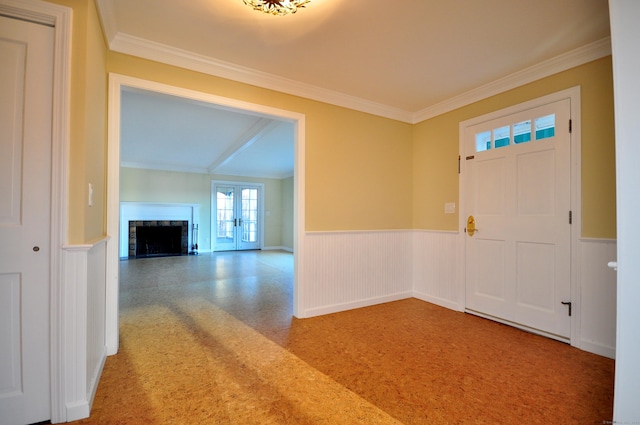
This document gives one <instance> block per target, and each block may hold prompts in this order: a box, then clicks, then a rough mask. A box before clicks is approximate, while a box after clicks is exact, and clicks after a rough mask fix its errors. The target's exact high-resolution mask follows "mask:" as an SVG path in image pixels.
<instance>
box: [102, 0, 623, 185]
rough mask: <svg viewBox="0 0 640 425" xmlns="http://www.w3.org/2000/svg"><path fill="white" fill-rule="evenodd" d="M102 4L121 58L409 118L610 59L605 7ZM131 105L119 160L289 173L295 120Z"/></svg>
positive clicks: (553, 0)
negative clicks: (274, 12) (277, 9)
mask: <svg viewBox="0 0 640 425" xmlns="http://www.w3.org/2000/svg"><path fill="white" fill-rule="evenodd" d="M96 3H97V6H98V10H99V13H100V18H101V20H102V25H103V29H104V32H105V35H106V38H107V41H108V43H109V46H110V48H111V49H112V50H114V51H120V52H123V53H127V54H133V55H137V56H141V57H145V58H147V59H152V60H157V61H161V62H165V63H169V64H172V65H176V66H183V67H187V68H191V69H195V70H198V71H200V72H205V73H209V74H212V75H217V76H220V77H224V78H229V79H233V80H236V81H241V82H244V83H248V84H253V85H257V86H261V87H266V88H270V89H274V90H279V91H282V92H285V93H290V94H295V95H299V96H303V97H307V98H311V99H315V100H320V101H324V102H328V103H333V104H336V105H339V106H345V107H350V108H353V109H357V110H361V111H364V112H369V113H373V114H377V115H380V116H385V117H389V118H393V119H398V120H401V121H405V122H419V121H421V120H422V119H426V118H428V117H430V116H433V115H435V114H437V113H442V112H446V110H451V109H454V108H455V107H460V106H463V105H464V104H466V103H470V102H472V101H475V100H479V99H480V98H483V97H487V96H490V95H492V94H497V93H499V92H500V91H504V90H507V89H509V88H513V87H516V86H517V85H521V84H525V83H527V82H529V81H533V80H534V79H538V78H541V77H543V76H546V75H550V74H551V73H555V72H559V71H562V70H564V69H567V68H569V67H572V66H576V65H579V64H581V63H585V62H588V61H589V60H594V59H597V58H598V57H602V56H605V55H607V54H609V53H610V43H609V33H610V31H609V15H608V2H607V0H561V1H559V0H447V1H442V0H395V1H389V2H385V1H382V0H311V2H310V3H309V4H308V5H307V7H306V8H304V9H301V10H300V11H298V13H296V14H293V15H288V16H271V15H265V14H262V13H260V12H257V11H254V10H252V9H250V8H249V7H247V6H246V5H245V4H244V3H243V1H242V0H189V1H179V0H96ZM183 108H184V109H183ZM123 109H126V111H127V114H126V115H123V128H122V130H123V131H122V140H121V145H122V149H121V150H122V160H123V162H124V163H125V164H130V165H134V164H137V165H136V166H142V167H146V168H164V169H185V168H186V169H191V170H192V171H193V170H198V172H202V171H203V170H206V172H215V173H218V174H231V175H239V174H242V175H257V174H260V173H266V174H265V176H267V174H268V175H272V176H284V175H287V174H288V175H292V174H293V151H292V149H293V127H292V125H291V124H290V123H282V122H278V121H274V122H271V121H269V120H265V119H264V118H259V117H255V116H251V115H243V114H240V115H239V116H236V115H234V114H233V113H229V112H228V111H224V110H221V109H219V108H215V107H211V106H210V105H204V104H196V103H194V102H193V101H191V102H187V101H183V100H179V99H175V98H171V97H169V96H160V95H157V94H151V93H144V92H140V91H137V92H136V91H131V92H130V93H126V95H125V96H123ZM187 111H188V112H187ZM125 117H127V119H124V118H125ZM178 117H179V118H180V119H178ZM198 117H199V120H198ZM125 126H126V128H125ZM254 133H255V134H254ZM178 144H179V145H180V148H181V153H180V154H175V153H174V151H173V147H175V146H176V145H178ZM234 147H235V148H237V149H238V151H237V152H235V151H234ZM154 152H156V153H155V154H154ZM189 153H191V155H189ZM154 155H155V158H154ZM285 157H286V158H288V160H290V164H289V166H288V167H289V168H288V169H286V167H285V166H284V165H283V162H284V161H280V160H279V159H280V158H285ZM260 158H261V159H262V161H261V160H260ZM260 164H262V165H260ZM270 164H272V165H273V166H274V168H273V170H271V171H269V170H268V168H270V167H269V165H270ZM245 165H246V166H245ZM261 167H262V168H261ZM250 170H254V171H253V173H252V174H247V173H250ZM238 173H239V174H238Z"/></svg>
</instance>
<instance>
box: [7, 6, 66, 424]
mask: <svg viewBox="0 0 640 425" xmlns="http://www.w3.org/2000/svg"><path fill="white" fill-rule="evenodd" d="M0 13H2V14H4V15H6V16H9V17H15V18H19V19H26V20H29V21H34V22H37V23H43V24H46V25H49V26H52V27H53V28H54V45H53V105H52V131H51V133H52V134H51V210H50V218H51V242H50V244H51V245H50V250H49V251H50V253H51V254H50V261H51V275H50V290H51V292H50V309H51V311H50V320H51V321H50V327H49V330H50V331H49V332H50V335H49V340H50V350H51V355H50V363H49V368H50V376H51V388H50V393H51V421H52V422H53V423H56V422H63V421H66V419H67V418H66V406H65V381H66V378H67V376H66V375H65V373H64V372H65V371H64V359H65V353H66V350H67V349H66V347H65V346H64V344H63V340H62V336H63V332H64V311H63V309H62V296H63V294H62V282H63V278H62V274H63V267H62V258H63V250H62V247H63V246H64V245H66V244H67V235H68V231H67V223H68V217H69V215H68V205H69V194H68V164H69V147H70V141H69V132H70V125H69V120H70V117H71V113H70V107H69V104H70V99H71V95H70V93H71V25H72V9H71V8H69V7H66V6H60V5H56V4H52V3H47V2H44V1H40V0H0Z"/></svg>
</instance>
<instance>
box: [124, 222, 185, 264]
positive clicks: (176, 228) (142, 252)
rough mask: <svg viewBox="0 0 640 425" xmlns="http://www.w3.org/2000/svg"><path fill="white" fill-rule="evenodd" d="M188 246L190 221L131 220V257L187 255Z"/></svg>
mask: <svg viewBox="0 0 640 425" xmlns="http://www.w3.org/2000/svg"><path fill="white" fill-rule="evenodd" d="M188 248H189V222H188V221H165V220H145V221H129V258H146V257H166V256H174V255H187V254H188Z"/></svg>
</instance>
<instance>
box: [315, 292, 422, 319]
mask: <svg viewBox="0 0 640 425" xmlns="http://www.w3.org/2000/svg"><path fill="white" fill-rule="evenodd" d="M412 296H413V294H412V293H411V291H406V292H397V293H395V294H389V295H385V296H381V297H373V298H365V299H361V300H357V301H350V302H345V303H340V304H331V305H325V306H322V307H314V308H310V309H307V310H306V311H305V317H315V316H322V315H325V314H332V313H339V312H341V311H347V310H353V309H356V308H362V307H370V306H372V305H377V304H384V303H389V302H393V301H399V300H404V299H407V298H411V297H412Z"/></svg>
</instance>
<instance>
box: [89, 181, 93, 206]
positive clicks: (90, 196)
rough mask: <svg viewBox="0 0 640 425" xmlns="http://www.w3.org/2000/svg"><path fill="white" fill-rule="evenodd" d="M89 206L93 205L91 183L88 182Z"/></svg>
mask: <svg viewBox="0 0 640 425" xmlns="http://www.w3.org/2000/svg"><path fill="white" fill-rule="evenodd" d="M89 206H90V207H92V206H93V185H92V184H91V183H89Z"/></svg>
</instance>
